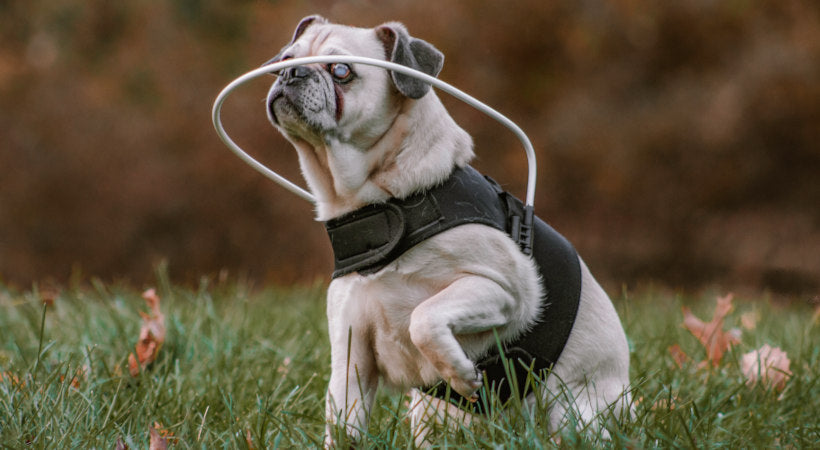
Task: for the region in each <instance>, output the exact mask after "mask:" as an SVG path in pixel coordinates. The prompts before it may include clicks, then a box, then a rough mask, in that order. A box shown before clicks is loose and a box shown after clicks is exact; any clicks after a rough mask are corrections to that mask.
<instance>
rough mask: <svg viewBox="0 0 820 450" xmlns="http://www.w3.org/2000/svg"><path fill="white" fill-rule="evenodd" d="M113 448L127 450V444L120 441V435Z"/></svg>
mask: <svg viewBox="0 0 820 450" xmlns="http://www.w3.org/2000/svg"><path fill="white" fill-rule="evenodd" d="M114 450H128V445H127V444H126V443H125V442H123V441H122V438H121V437H118V438H117V442H116V443H114Z"/></svg>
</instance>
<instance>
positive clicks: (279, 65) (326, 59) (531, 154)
mask: <svg viewBox="0 0 820 450" xmlns="http://www.w3.org/2000/svg"><path fill="white" fill-rule="evenodd" d="M330 63H345V64H367V65H371V66H377V67H382V68H384V69H387V70H391V71H394V72H398V73H401V74H403V75H407V76H410V77H413V78H417V79H419V80H422V81H424V82H425V83H429V84H431V85H433V86H435V87H436V88H438V89H440V90H442V91H444V92H447V93H448V94H450V95H452V96H453V97H455V98H457V99H459V100H461V101H463V102H465V103H467V104H468V105H470V106H472V107H473V108H476V109H477V110H479V111H481V112H483V113H484V114H486V115H488V116H490V117H491V118H493V119H495V120H496V121H498V122H500V123H501V124H502V125H504V126H505V127H507V128H508V129H509V130H510V131H512V132H513V133H514V134H515V135H516V137H518V139H519V140H520V141H521V144H522V145H523V146H524V150H525V151H526V153H527V163H528V172H527V195H526V199H525V202H524V203H525V204H526V205H527V206H529V207H532V206H533V201H534V200H535V178H536V170H537V168H536V162H535V151H534V150H533V147H532V143H530V140H529V138H528V137H527V135H526V134H524V132H523V131H522V130H521V128H520V127H519V126H518V125H516V124H515V123H514V122H513V121H512V120H510V119H508V118H507V117H506V116H504V115H502V114H501V113H499V112H498V111H496V110H494V109H493V108H490V107H489V106H487V105H485V104H484V103H482V102H480V101H478V100H476V99H475V98H473V97H471V96H470V95H468V94H466V93H464V92H463V91H461V90H459V89H458V88H455V87H453V86H451V85H449V84H447V83H445V82H444V81H441V80H439V79H438V78H435V77H432V76H430V75H427V74H426V73H423V72H419V71H418V70H415V69H411V68H409V67H406V66H402V65H400V64H396V63H392V62H389V61H383V60H379V59H374V58H366V57H363V56H345V55H332V56H308V57H304V58H292V59H287V60H285V61H280V62H276V63H273V64H268V65H265V66H262V67H260V68H258V69H255V70H252V71H250V72H248V73H246V74H244V75H242V76H240V77H238V78H236V79H235V80H233V81H232V82H231V83H230V84H228V85H227V86H225V88H224V89H222V92H220V93H219V95H218V96H217V97H216V100H215V101H214V107H213V112H212V117H213V123H214V128H215V129H216V133H217V134H218V135H219V138H220V139H222V142H224V143H225V145H227V146H228V148H230V149H231V150H232V151H233V152H234V153H235V154H236V155H237V156H239V158H240V159H242V160H243V161H245V162H246V163H248V164H250V166H251V167H253V168H254V169H256V170H258V171H259V172H261V173H262V174H263V175H265V176H266V177H268V178H270V179H271V180H273V181H275V182H276V183H279V184H280V185H281V186H282V187H284V188H285V189H287V190H289V191H291V192H292V193H294V194H296V195H298V196H299V197H302V198H303V199H305V200H307V201H309V202H312V203H315V198H314V197H313V195H312V194H311V193H310V192H308V191H306V190H304V189H302V188H301V187H299V186H298V185H296V184H294V183H292V182H291V181H290V180H288V179H287V178H285V177H283V176H281V175H279V174H278V173H276V172H274V171H273V170H271V169H269V168H268V167H267V166H265V165H264V164H262V163H260V162H259V161H257V160H256V159H254V158H253V157H251V156H250V155H248V154H247V153H245V151H244V150H242V148H240V147H239V146H238V145H237V144H236V143H235V142H234V141H233V139H231V137H230V136H228V133H227V132H226V131H225V128H224V127H223V126H222V118H221V110H222V104H223V103H224V102H225V99H226V98H227V96H228V94H230V93H231V92H232V91H233V90H234V89H236V88H237V87H239V86H240V85H242V84H244V83H246V82H247V81H250V80H252V79H254V78H257V77H260V76H262V75H271V74H275V72H278V71H280V70H282V69H286V68H288V67H293V66H302V65H307V64H330Z"/></svg>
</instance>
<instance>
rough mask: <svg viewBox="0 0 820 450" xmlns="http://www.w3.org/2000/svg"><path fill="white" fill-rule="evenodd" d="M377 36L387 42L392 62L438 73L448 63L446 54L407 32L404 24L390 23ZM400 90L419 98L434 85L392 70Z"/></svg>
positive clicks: (386, 46)
mask: <svg viewBox="0 0 820 450" xmlns="http://www.w3.org/2000/svg"><path fill="white" fill-rule="evenodd" d="M376 36H377V37H378V38H379V39H380V40H381V41H382V43H384V50H385V56H386V58H387V60H388V61H391V62H394V63H396V64H401V65H403V66H407V67H410V68H411V69H416V70H419V71H421V72H424V73H426V74H427V75H431V76H434V77H435V76H437V75H438V73H439V72H441V67H442V66H443V65H444V55H443V54H442V53H441V52H440V51H438V49H437V48H435V47H433V45H432V44H429V43H428V42H425V41H423V40H421V39H416V38H414V37H412V36H410V35H409V34H408V33H407V29H406V28H404V25H402V24H400V23H398V22H390V23H386V24H384V25H381V26H379V27H377V28H376ZM390 76H391V77H392V78H393V84H394V85H395V86H396V89H398V90H399V92H401V93H402V94H404V95H406V96H407V97H410V98H414V99H418V98H421V97H424V94H426V93H427V91H429V90H430V85H429V84H428V83H425V82H423V81H421V80H418V79H416V78H412V77H408V76H407V75H402V74H399V73H395V72H390Z"/></svg>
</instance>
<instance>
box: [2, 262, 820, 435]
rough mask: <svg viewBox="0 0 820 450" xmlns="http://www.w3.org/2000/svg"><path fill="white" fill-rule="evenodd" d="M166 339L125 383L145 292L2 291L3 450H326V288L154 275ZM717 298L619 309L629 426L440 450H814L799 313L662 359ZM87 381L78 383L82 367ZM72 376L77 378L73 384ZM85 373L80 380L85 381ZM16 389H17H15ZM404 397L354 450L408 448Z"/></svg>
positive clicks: (807, 319)
mask: <svg viewBox="0 0 820 450" xmlns="http://www.w3.org/2000/svg"><path fill="white" fill-rule="evenodd" d="M157 288H158V292H159V294H160V296H161V297H162V308H163V311H164V313H165V316H166V325H167V329H168V331H167V338H166V341H165V344H164V346H163V347H162V348H161V350H160V352H159V357H158V359H157V361H156V362H155V363H154V364H153V365H152V366H150V367H149V369H148V370H146V371H144V372H143V373H141V374H140V375H139V376H138V377H136V378H133V377H131V376H130V375H129V373H128V369H127V356H128V353H129V352H131V351H133V348H134V345H135V343H136V340H137V336H138V334H139V329H140V325H141V321H140V318H139V315H138V311H146V310H147V307H146V306H145V303H144V301H143V300H142V299H141V298H140V291H137V290H134V289H132V288H128V287H125V286H119V285H103V284H102V283H98V282H96V283H92V286H90V287H84V288H74V289H69V290H66V291H64V292H63V293H61V294H60V296H59V297H58V298H57V299H56V300H55V302H54V304H53V305H52V306H44V304H43V302H42V300H41V295H40V293H39V292H38V291H37V289H36V288H34V289H32V290H30V291H28V292H17V291H14V290H11V289H9V288H3V287H0V373H3V374H4V379H3V380H2V381H0V448H22V447H26V448H29V447H30V448H113V447H114V446H115V443H116V442H117V441H118V440H119V441H121V442H122V443H124V444H126V445H127V446H128V448H147V446H148V436H149V432H148V431H149V428H150V427H152V426H153V424H155V423H158V424H159V426H160V428H161V429H162V430H164V432H165V433H167V434H169V435H173V439H174V440H175V444H174V446H175V448H249V447H254V448H304V447H315V446H319V445H320V444H321V440H322V434H323V432H324V418H323V415H324V411H323V402H324V400H323V398H324V391H325V387H326V384H327V381H328V377H329V373H328V361H329V347H328V341H327V334H326V325H325V312H324V307H325V305H324V286H323V285H315V286H302V287H292V288H287V289H283V288H273V287H266V288H262V289H250V288H249V287H248V286H247V285H246V284H243V283H222V284H220V283H217V284H211V283H208V282H207V281H203V283H202V284H201V286H200V287H199V288H197V289H190V288H183V287H179V286H173V285H171V283H169V281H168V279H167V277H165V276H163V275H162V274H160V276H159V277H158V286H157ZM714 297H715V295H713V294H703V295H699V296H696V297H683V296H680V295H675V294H673V293H669V292H664V291H660V290H652V289H647V290H642V291H640V292H639V293H637V294H625V293H622V294H621V295H620V296H616V297H615V303H616V306H617V307H618V309H619V312H620V314H621V317H622V320H623V321H624V325H625V327H626V330H627V334H628V335H629V338H630V347H631V351H632V366H631V370H632V379H633V384H634V391H633V396H634V398H635V411H636V413H635V417H634V418H633V420H631V421H626V420H622V421H616V423H613V424H612V426H611V427H610V430H609V431H610V434H611V441H603V440H601V438H600V436H598V435H597V434H594V433H589V434H576V433H574V432H573V431H571V430H562V431H561V432H560V433H559V434H553V433H551V432H550V430H547V428H546V426H545V420H544V415H545V414H544V413H543V411H536V414H533V415H522V414H504V415H500V416H498V417H495V418H494V420H492V421H485V422H481V423H479V424H478V425H476V426H474V427H472V428H470V429H466V428H463V429H460V430H458V431H457V432H455V433H445V432H436V434H435V435H434V438H435V441H436V442H437V446H439V445H440V446H441V447H451V448H499V447H503V448H544V447H548V448H549V447H554V446H559V447H598V446H611V447H630V448H635V447H687V448H689V447H728V448H739V447H740V448H747V447H753V448H754V447H757V448H760V447H798V448H818V447H820V426H819V425H818V417H820V384H818V375H820V373H818V372H820V345H818V343H820V326H818V324H816V323H813V322H812V309H811V308H810V307H809V306H808V305H806V304H797V303H794V304H792V305H790V306H778V305H774V304H772V303H771V302H769V301H767V300H766V299H765V298H761V299H743V298H739V299H737V300H736V302H735V304H736V306H735V311H734V312H733V313H731V314H730V315H729V316H728V318H727V327H733V326H739V325H738V324H739V322H740V316H741V314H742V313H744V312H749V311H757V312H758V313H759V314H760V320H759V322H758V323H757V326H756V328H755V329H754V330H753V331H744V335H743V342H742V343H741V344H740V345H738V346H736V347H735V348H734V349H733V350H731V351H730V352H729V353H727V354H726V355H725V356H724V360H723V363H722V364H721V366H720V367H719V368H717V369H699V368H698V367H697V363H696V362H692V363H689V364H686V365H684V366H683V368H679V367H678V366H677V365H676V364H675V362H674V360H673V359H672V357H671V356H670V354H669V352H668V350H667V349H668V347H669V346H671V345H673V344H679V345H680V347H681V348H682V349H683V350H684V351H685V352H686V353H687V354H689V355H690V356H692V357H693V358H694V359H696V360H700V359H703V358H704V350H703V348H702V347H701V346H700V344H699V343H698V342H697V341H696V340H695V338H694V337H692V335H691V334H689V333H688V331H686V330H685V329H683V328H682V327H681V326H680V323H681V321H682V315H681V310H680V307H681V305H683V304H686V305H688V306H690V307H691V308H692V309H693V311H694V312H695V314H697V315H698V316H699V317H702V318H709V317H711V312H712V308H713V306H714ZM764 343H768V344H770V345H772V346H779V347H781V348H782V349H783V350H785V351H786V352H787V353H788V355H789V357H790V359H791V362H792V364H791V371H792V372H793V376H792V377H791V378H790V380H789V382H788V384H787V385H786V388H785V389H784V390H782V391H777V390H774V389H770V388H765V387H763V386H757V387H754V388H750V387H748V386H747V385H746V384H745V379H744V378H743V375H742V374H741V371H740V368H739V361H740V357H741V355H742V354H743V353H745V352H747V351H749V350H752V349H754V348H758V347H759V346H760V345H762V344H764ZM83 368H85V369H83ZM78 370H79V371H80V375H77V374H78ZM83 370H85V373H84V374H83ZM13 377H16V378H13ZM405 411H406V397H405V396H403V395H402V394H401V393H390V392H381V393H380V394H379V397H378V398H377V400H376V406H375V408H374V415H373V420H372V423H371V426H370V429H369V430H368V433H367V434H366V437H365V442H364V443H363V444H364V445H363V446H362V447H364V448H370V447H373V448H394V447H395V448H411V447H412V443H411V438H410V436H411V432H410V429H409V425H408V424H407V422H406V421H405V418H404V412H405Z"/></svg>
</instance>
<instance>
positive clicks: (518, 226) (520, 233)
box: [510, 206, 533, 256]
mask: <svg viewBox="0 0 820 450" xmlns="http://www.w3.org/2000/svg"><path fill="white" fill-rule="evenodd" d="M532 220H533V211H532V206H524V217H523V218H522V217H521V216H517V215H515V216H512V217H511V218H510V236H512V238H513V239H515V243H516V244H518V246H519V247H520V248H521V252H523V253H524V254H525V255H527V256H529V255H532Z"/></svg>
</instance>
